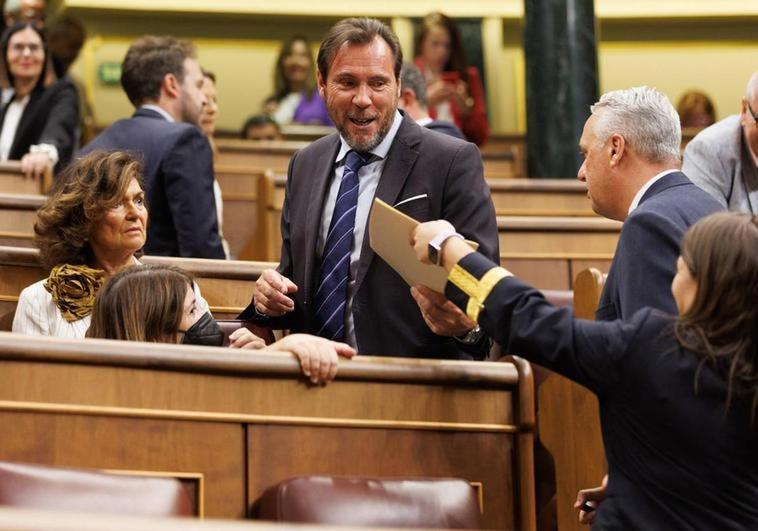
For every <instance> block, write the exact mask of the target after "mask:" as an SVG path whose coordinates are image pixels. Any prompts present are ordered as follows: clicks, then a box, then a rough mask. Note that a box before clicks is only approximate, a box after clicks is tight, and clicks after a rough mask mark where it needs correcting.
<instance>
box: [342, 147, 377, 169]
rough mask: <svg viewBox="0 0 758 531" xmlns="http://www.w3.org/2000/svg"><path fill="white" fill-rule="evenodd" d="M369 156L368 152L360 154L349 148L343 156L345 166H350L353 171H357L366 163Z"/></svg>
mask: <svg viewBox="0 0 758 531" xmlns="http://www.w3.org/2000/svg"><path fill="white" fill-rule="evenodd" d="M370 157H371V154H370V153H365V154H362V153H358V152H357V151H353V150H350V151H348V152H347V157H346V158H345V166H347V167H348V168H350V169H351V170H352V171H353V172H355V173H358V170H359V169H361V168H362V167H363V166H365V165H366V163H367V162H368V160H369V158H370Z"/></svg>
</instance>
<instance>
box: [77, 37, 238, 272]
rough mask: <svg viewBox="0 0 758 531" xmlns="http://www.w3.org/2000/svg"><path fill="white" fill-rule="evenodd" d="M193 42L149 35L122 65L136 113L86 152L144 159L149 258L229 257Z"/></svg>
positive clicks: (199, 71)
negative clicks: (117, 153) (219, 215)
mask: <svg viewBox="0 0 758 531" xmlns="http://www.w3.org/2000/svg"><path fill="white" fill-rule="evenodd" d="M194 55H195V54H194V48H193V47H192V45H191V44H190V43H188V42H182V41H178V40H176V39H174V38H172V37H153V36H147V37H143V38H140V39H138V40H137V41H135V42H134V43H133V44H132V45H131V46H130V47H129V50H128V51H127V52H126V57H125V58H124V63H123V65H122V67H121V85H122V86H123V88H124V91H125V92H126V95H127V96H128V97H129V100H130V101H131V102H132V104H133V105H134V106H135V107H136V108H137V111H136V112H135V113H134V114H133V115H132V117H131V118H128V119H125V120H119V121H118V122H115V123H114V124H112V125H111V126H110V127H108V128H107V129H106V130H105V131H103V132H102V133H101V134H100V135H99V136H98V137H97V138H95V139H94V140H93V141H92V142H91V143H90V144H88V145H87V146H86V147H85V148H84V149H83V150H82V153H83V154H85V153H89V152H90V151H94V150H98V149H102V150H124V151H129V152H131V153H133V154H134V155H135V156H137V157H138V158H140V159H141V160H142V163H143V166H144V177H145V188H146V192H147V206H148V210H149V212H150V223H149V224H148V228H147V243H146V244H145V253H147V254H153V255H163V256H184V257H195V258H224V257H225V255H224V250H223V247H222V245H221V237H220V236H219V231H218V220H217V217H216V203H215V199H214V196H213V155H212V153H211V148H210V145H209V144H208V140H207V139H206V138H205V136H204V135H203V133H202V132H201V131H200V129H199V128H198V123H199V119H200V114H201V113H202V110H203V106H204V105H205V104H206V98H205V94H204V93H203V91H202V87H203V74H202V71H201V70H200V66H199V65H198V63H197V61H196V60H195V59H194Z"/></svg>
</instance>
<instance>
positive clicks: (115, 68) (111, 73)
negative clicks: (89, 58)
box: [97, 61, 121, 85]
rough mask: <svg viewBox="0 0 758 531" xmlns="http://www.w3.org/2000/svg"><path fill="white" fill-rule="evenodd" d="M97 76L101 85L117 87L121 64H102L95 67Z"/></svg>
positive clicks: (119, 79)
mask: <svg viewBox="0 0 758 531" xmlns="http://www.w3.org/2000/svg"><path fill="white" fill-rule="evenodd" d="M97 76H98V78H100V84H102V85H119V84H120V83H121V63H116V62H108V61H106V62H103V63H100V65H99V66H98V67H97Z"/></svg>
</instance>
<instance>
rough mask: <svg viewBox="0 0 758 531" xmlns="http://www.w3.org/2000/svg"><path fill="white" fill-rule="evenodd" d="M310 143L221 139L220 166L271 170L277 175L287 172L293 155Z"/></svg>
mask: <svg viewBox="0 0 758 531" xmlns="http://www.w3.org/2000/svg"><path fill="white" fill-rule="evenodd" d="M308 144H309V142H298V141H288V140H276V141H259V140H241V139H235V138H219V139H217V140H216V147H217V148H218V164H219V165H221V166H235V167H242V168H245V169H248V170H266V169H271V170H273V171H275V172H277V173H279V172H286V171H287V168H288V167H289V163H290V159H291V158H292V155H294V154H295V152H296V151H297V150H298V149H302V148H304V147H305V146H307V145H308Z"/></svg>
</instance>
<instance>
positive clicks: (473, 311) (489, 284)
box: [445, 253, 511, 322]
mask: <svg viewBox="0 0 758 531" xmlns="http://www.w3.org/2000/svg"><path fill="white" fill-rule="evenodd" d="M507 276H511V273H510V272H508V271H507V270H506V269H503V268H502V267H498V266H497V265H495V263H494V262H492V261H490V260H489V259H487V258H486V257H484V256H483V255H481V254H479V253H472V254H470V255H468V256H465V257H464V258H463V259H462V260H461V261H460V262H458V263H457V264H456V265H455V267H453V269H452V270H451V271H450V274H449V275H448V278H447V284H446V285H445V296H446V297H447V298H448V299H450V300H451V301H453V303H454V304H455V305H456V306H458V307H459V308H460V309H462V310H463V311H465V312H466V315H467V316H468V317H469V319H471V320H472V321H474V322H479V314H480V313H481V311H482V309H483V308H484V301H485V300H486V299H487V297H488V296H489V294H490V292H491V291H492V288H494V287H495V285H496V284H497V283H498V282H500V280H502V279H503V278H505V277H507Z"/></svg>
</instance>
